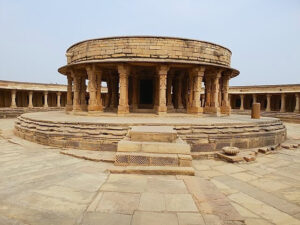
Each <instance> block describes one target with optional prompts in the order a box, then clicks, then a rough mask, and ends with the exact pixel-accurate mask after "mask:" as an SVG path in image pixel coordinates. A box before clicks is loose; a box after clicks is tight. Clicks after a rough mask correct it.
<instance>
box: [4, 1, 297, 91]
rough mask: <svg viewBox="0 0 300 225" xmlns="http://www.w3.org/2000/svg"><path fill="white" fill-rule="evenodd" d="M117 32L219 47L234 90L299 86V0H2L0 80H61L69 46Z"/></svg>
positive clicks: (64, 80)
mask: <svg viewBox="0 0 300 225" xmlns="http://www.w3.org/2000/svg"><path fill="white" fill-rule="evenodd" d="M116 35H159V36H175V37H185V38H193V39H199V40H205V41H210V42H215V43H217V44H221V45H224V46H226V47H228V48H229V49H231V50H232V59H231V62H232V67H234V68H236V69H238V70H240V72H241V73H240V75H239V76H238V77H236V78H234V79H232V80H231V81H230V84H231V85H254V84H289V83H300V0H226V1H224V0H209V1H208V0H207V1H202V0H147V1H146V0H106V1H104V0H103V1H101V0H81V1H77V0H70V1H64V0H49V1H41V0H40V1H38V0H36V1H33V0H26V1H25V0H23V1H22V0H0V80H15V81H29V82H42V83H66V79H65V77H64V76H63V75H60V74H59V73H58V72H57V68H58V67H60V66H62V65H65V64H66V57H65V51H66V49H67V48H68V47H69V46H70V45H72V44H73V43H76V42H78V41H81V40H85V39H90V38H97V37H106V36H116Z"/></svg>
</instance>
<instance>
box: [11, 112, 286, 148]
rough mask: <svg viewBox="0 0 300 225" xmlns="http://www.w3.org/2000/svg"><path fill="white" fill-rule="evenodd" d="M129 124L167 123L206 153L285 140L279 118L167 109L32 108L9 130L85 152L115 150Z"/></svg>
mask: <svg viewBox="0 0 300 225" xmlns="http://www.w3.org/2000/svg"><path fill="white" fill-rule="evenodd" d="M132 126H173V127H174V129H175V130H176V131H177V134H178V136H179V137H180V138H181V139H182V140H183V141H186V142H187V143H188V144H190V145H191V151H192V152H205V151H206V152H208V151H209V152H211V151H215V150H220V149H222V147H224V146H235V147H239V148H256V147H262V146H269V145H276V144H279V143H282V142H283V141H284V140H285V139H286V128H285V126H284V125H283V123H282V121H281V120H279V119H275V118H267V117H262V118H261V119H257V120H256V119H250V117H249V116H247V115H231V116H225V117H209V116H205V115H203V116H193V115H188V114H181V113H174V114H173V113H169V114H167V115H166V116H157V115H155V114H138V113H131V114H128V115H126V116H117V115H116V114H114V113H103V116H92V115H91V116H75V115H66V114H65V113H64V112H38V113H27V114H23V115H21V116H19V117H18V118H17V120H16V123H15V130H14V132H15V134H16V135H18V136H19V137H22V138H24V139H26V140H29V141H33V142H37V143H40V144H44V145H50V146H56V147H63V148H78V149H88V150H105V151H116V150H117V143H118V142H119V141H121V140H122V139H124V137H125V136H126V135H127V133H128V131H129V130H130V129H131V127H132Z"/></svg>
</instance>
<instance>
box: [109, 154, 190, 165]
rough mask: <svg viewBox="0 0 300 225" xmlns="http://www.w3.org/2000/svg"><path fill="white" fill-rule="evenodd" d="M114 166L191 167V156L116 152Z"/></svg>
mask: <svg viewBox="0 0 300 225" xmlns="http://www.w3.org/2000/svg"><path fill="white" fill-rule="evenodd" d="M115 159H116V160H115V165H116V166H174V167H178V166H179V167H191V166H192V157H191V155H184V154H157V153H143V152H142V153H140V152H117V153H116V157H115Z"/></svg>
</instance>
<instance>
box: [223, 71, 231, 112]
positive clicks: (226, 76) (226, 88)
mask: <svg viewBox="0 0 300 225" xmlns="http://www.w3.org/2000/svg"><path fill="white" fill-rule="evenodd" d="M230 76H231V73H230V72H229V73H228V72H226V73H224V75H223V76H222V78H221V79H222V82H221V84H222V87H221V93H222V94H221V113H222V114H226V115H229V114H230V113H231V104H230V100H229V98H228V92H229V79H230Z"/></svg>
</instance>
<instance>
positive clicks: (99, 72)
mask: <svg viewBox="0 0 300 225" xmlns="http://www.w3.org/2000/svg"><path fill="white" fill-rule="evenodd" d="M95 72H96V90H97V91H96V100H97V107H96V109H97V110H98V111H100V112H103V104H102V97H101V88H102V86H101V83H102V70H100V69H97V68H96V71H95Z"/></svg>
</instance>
